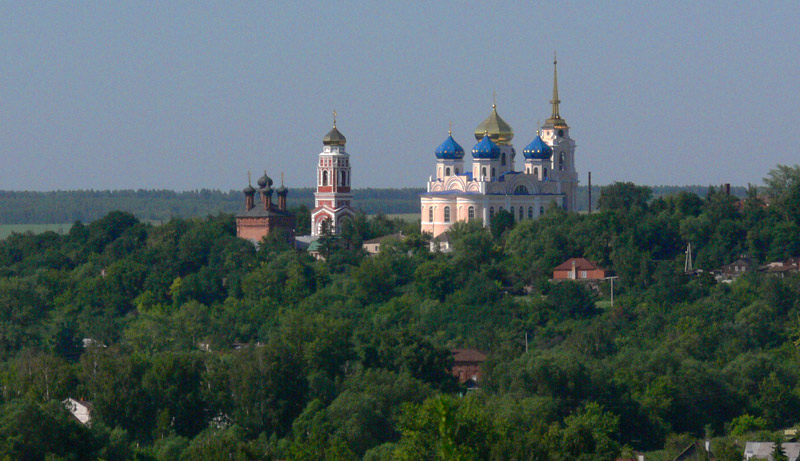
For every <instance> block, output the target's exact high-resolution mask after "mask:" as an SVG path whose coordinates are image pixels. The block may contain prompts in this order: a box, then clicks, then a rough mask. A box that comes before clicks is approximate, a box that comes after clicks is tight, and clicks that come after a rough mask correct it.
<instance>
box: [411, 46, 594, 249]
mask: <svg viewBox="0 0 800 461" xmlns="http://www.w3.org/2000/svg"><path fill="white" fill-rule="evenodd" d="M557 65H558V64H557V61H556V60H553V99H552V100H551V101H550V104H551V105H552V113H551V115H550V118H548V119H547V120H546V121H545V123H544V125H542V126H541V131H540V130H537V131H536V137H535V138H534V139H533V141H531V143H530V144H528V145H527V146H525V148H524V149H523V150H522V155H523V157H524V164H523V168H522V171H517V170H516V169H515V167H514V163H515V160H516V155H517V153H516V151H515V149H514V146H513V145H512V144H511V140H512V139H513V138H514V130H513V129H512V128H511V125H509V124H508V123H506V121H505V120H503V119H502V118H501V117H500V115H499V114H498V113H497V105H496V104H493V105H492V112H491V113H490V114H489V117H487V118H486V120H484V121H483V122H482V123H481V124H480V125H478V128H477V129H476V130H475V139H476V140H477V141H478V143H477V144H475V146H474V147H473V148H472V165H471V168H470V169H469V170H466V169H465V168H464V149H463V148H462V147H461V146H460V145H459V144H458V143H457V142H456V141H455V140H454V139H453V134H452V131H451V132H450V133H449V136H448V137H447V139H446V140H445V141H444V142H443V143H442V144H441V145H440V146H439V147H438V148H437V149H436V151H435V154H436V176H431V177H430V178H429V180H428V188H427V192H426V193H424V194H422V196H421V198H420V204H421V221H422V231H423V232H429V233H431V234H433V236H434V237H436V236H438V235H439V234H442V233H443V232H446V231H447V230H448V229H450V226H452V225H453V223H455V222H457V221H473V220H475V219H479V220H481V221H482V222H483V224H484V225H488V224H489V223H490V222H491V220H492V218H493V217H494V215H495V214H496V213H497V212H499V211H500V210H507V211H508V212H510V213H511V214H512V215H513V216H514V219H516V220H523V219H534V218H536V217H538V216H540V215H542V214H544V212H545V210H546V209H547V208H548V206H550V204H551V203H555V204H557V205H558V206H560V207H563V208H564V209H565V210H575V191H576V188H577V185H578V173H577V172H576V171H575V141H574V140H573V139H572V138H571V137H570V135H569V126H568V125H567V122H566V121H565V120H564V119H563V118H561V115H560V114H559V103H560V102H561V101H560V100H559V99H558V67H557Z"/></svg>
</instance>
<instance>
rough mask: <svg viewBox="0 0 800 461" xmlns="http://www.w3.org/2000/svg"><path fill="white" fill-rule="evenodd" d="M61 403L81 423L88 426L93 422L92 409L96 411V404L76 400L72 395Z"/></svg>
mask: <svg viewBox="0 0 800 461" xmlns="http://www.w3.org/2000/svg"><path fill="white" fill-rule="evenodd" d="M61 403H62V404H63V405H64V408H66V409H67V411H69V413H70V414H71V415H72V416H73V417H74V418H75V419H76V420H77V421H78V422H79V423H81V424H84V425H86V426H88V425H90V424H91V422H92V411H94V405H92V404H91V402H86V401H84V400H76V399H73V398H71V397H70V398H67V399H66V400H64V401H63V402H61Z"/></svg>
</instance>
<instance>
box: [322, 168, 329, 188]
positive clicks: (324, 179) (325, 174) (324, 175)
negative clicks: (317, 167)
mask: <svg viewBox="0 0 800 461" xmlns="http://www.w3.org/2000/svg"><path fill="white" fill-rule="evenodd" d="M322 185H323V186H327V185H328V172H327V171H323V172H322Z"/></svg>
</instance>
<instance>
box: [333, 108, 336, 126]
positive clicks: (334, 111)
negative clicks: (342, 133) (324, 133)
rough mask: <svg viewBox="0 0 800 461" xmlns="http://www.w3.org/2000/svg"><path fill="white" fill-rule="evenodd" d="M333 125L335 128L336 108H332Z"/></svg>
mask: <svg viewBox="0 0 800 461" xmlns="http://www.w3.org/2000/svg"><path fill="white" fill-rule="evenodd" d="M333 127H334V128H336V109H333Z"/></svg>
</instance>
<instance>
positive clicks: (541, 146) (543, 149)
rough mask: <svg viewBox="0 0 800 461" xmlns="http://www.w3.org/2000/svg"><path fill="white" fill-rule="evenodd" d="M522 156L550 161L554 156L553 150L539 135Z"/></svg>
mask: <svg viewBox="0 0 800 461" xmlns="http://www.w3.org/2000/svg"><path fill="white" fill-rule="evenodd" d="M522 155H524V156H525V158H528V159H536V160H548V159H550V157H552V156H553V148H552V147H550V146H548V145H547V143H545V142H544V140H542V137H541V136H539V134H538V133H537V134H536V138H534V140H533V141H531V143H530V144H528V145H527V146H525V148H524V149H522Z"/></svg>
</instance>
